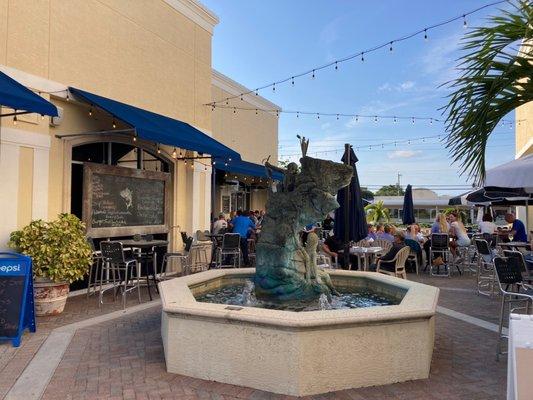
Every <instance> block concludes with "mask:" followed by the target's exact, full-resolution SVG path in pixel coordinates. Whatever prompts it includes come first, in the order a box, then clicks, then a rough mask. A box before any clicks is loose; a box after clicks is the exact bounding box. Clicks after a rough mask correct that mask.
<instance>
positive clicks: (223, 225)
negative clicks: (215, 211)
mask: <svg viewBox="0 0 533 400" xmlns="http://www.w3.org/2000/svg"><path fill="white" fill-rule="evenodd" d="M223 229H228V223H227V221H226V217H225V216H224V214H220V215H219V216H218V219H217V220H216V221H215V223H214V224H213V234H214V235H218V234H219V233H220V231H221V230H223Z"/></svg>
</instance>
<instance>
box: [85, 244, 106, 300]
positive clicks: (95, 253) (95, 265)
mask: <svg viewBox="0 0 533 400" xmlns="http://www.w3.org/2000/svg"><path fill="white" fill-rule="evenodd" d="M87 242H88V243H89V246H91V252H92V254H91V256H92V263H91V266H90V267H89V276H88V277H87V298H89V296H90V295H92V294H95V293H96V288H97V286H98V285H99V281H100V268H101V267H102V264H103V263H104V259H103V257H102V252H101V251H100V250H96V247H95V245H94V240H93V238H92V237H90V236H88V237H87ZM91 289H92V293H91Z"/></svg>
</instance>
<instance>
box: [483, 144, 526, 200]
mask: <svg viewBox="0 0 533 400" xmlns="http://www.w3.org/2000/svg"><path fill="white" fill-rule="evenodd" d="M485 186H497V187H500V188H515V189H520V188H521V189H524V191H526V192H527V193H533V154H530V155H527V156H525V157H522V158H517V159H516V160H513V161H510V162H508V163H505V164H502V165H499V166H497V167H494V168H491V169H489V170H487V173H486V176H485Z"/></svg>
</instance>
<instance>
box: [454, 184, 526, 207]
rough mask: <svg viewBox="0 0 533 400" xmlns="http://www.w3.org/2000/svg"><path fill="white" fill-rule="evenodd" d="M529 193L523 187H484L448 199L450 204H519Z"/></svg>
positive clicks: (522, 202)
mask: <svg viewBox="0 0 533 400" xmlns="http://www.w3.org/2000/svg"><path fill="white" fill-rule="evenodd" d="M529 198H530V195H529V194H528V193H526V192H524V190H523V189H512V188H498V187H491V186H488V187H484V188H480V189H474V190H471V191H470V192H466V193H463V194H461V195H459V196H456V197H452V198H451V199H450V200H449V201H448V205H450V206H461V205H462V206H471V205H476V204H477V205H490V204H494V205H516V204H518V205H520V204H524V203H525V202H526V201H527V200H528V199H529Z"/></svg>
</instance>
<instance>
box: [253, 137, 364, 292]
mask: <svg viewBox="0 0 533 400" xmlns="http://www.w3.org/2000/svg"><path fill="white" fill-rule="evenodd" d="M300 143H301V146H302V158H300V165H301V170H300V171H299V172H298V170H297V168H294V166H291V165H289V166H288V170H285V169H281V168H278V167H275V166H273V165H272V164H270V163H269V162H268V160H267V161H266V162H265V167H266V168H267V171H269V170H270V171H269V173H270V174H271V171H272V170H277V171H280V172H283V173H284V175H285V178H284V182H283V185H282V188H281V190H276V191H274V190H272V191H271V193H269V198H268V201H267V204H266V209H267V213H266V215H265V218H264V220H263V224H262V230H261V236H260V239H259V242H258V243H257V247H256V275H255V292H256V295H257V297H258V298H262V299H266V300H269V301H291V300H305V299H312V298H316V297H319V296H320V294H322V293H324V294H326V295H328V296H329V295H330V294H331V292H332V291H334V288H333V286H332V284H331V280H330V279H329V275H328V274H327V273H326V272H324V271H321V270H319V269H318V268H317V267H316V253H314V252H313V251H312V250H309V253H311V254H309V253H308V251H306V249H305V248H304V247H303V246H302V245H301V244H300V240H299V233H300V231H301V230H302V229H303V227H304V226H306V225H308V224H311V223H314V222H316V221H321V220H323V219H324V218H325V216H326V214H328V213H329V212H331V211H333V210H335V209H336V208H338V207H339V204H338V203H337V201H336V200H335V195H336V194H337V192H338V191H339V189H341V188H343V187H345V186H347V185H348V184H349V183H350V180H351V178H352V174H353V169H352V167H350V166H348V165H345V164H341V163H336V162H333V161H329V160H320V159H316V158H312V157H308V156H307V155H306V153H307V147H308V145H309V140H308V139H307V140H306V139H305V137H304V138H300ZM289 167H291V168H289Z"/></svg>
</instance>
